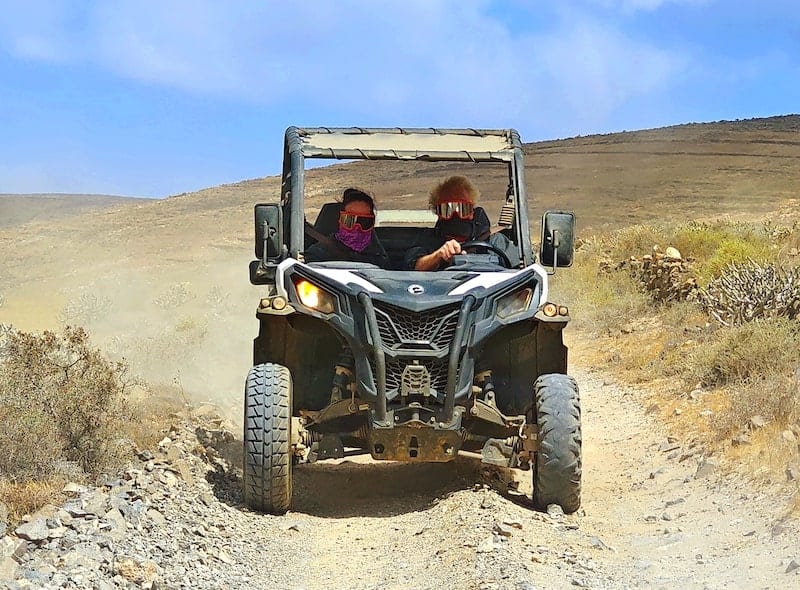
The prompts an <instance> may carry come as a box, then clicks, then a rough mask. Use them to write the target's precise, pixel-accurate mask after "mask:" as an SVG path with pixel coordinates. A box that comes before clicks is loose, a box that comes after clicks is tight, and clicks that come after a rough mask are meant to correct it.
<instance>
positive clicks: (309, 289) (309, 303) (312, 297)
mask: <svg viewBox="0 0 800 590" xmlns="http://www.w3.org/2000/svg"><path fill="white" fill-rule="evenodd" d="M294 288H295V290H296V291H297V297H298V298H299V299H300V303H302V304H303V305H305V306H306V307H308V308H310V309H314V310H316V311H318V312H320V313H333V312H334V310H335V309H336V298H335V297H334V296H333V295H331V294H330V293H328V292H327V291H326V290H324V289H320V288H319V287H317V286H316V285H315V284H314V283H312V282H310V281H307V280H306V279H300V278H296V279H295V280H294Z"/></svg>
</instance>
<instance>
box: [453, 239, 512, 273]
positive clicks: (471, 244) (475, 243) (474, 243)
mask: <svg viewBox="0 0 800 590" xmlns="http://www.w3.org/2000/svg"><path fill="white" fill-rule="evenodd" d="M467 248H486V249H487V250H490V251H492V252H494V253H495V254H497V255H498V256H499V257H500V261H501V262H502V263H503V266H505V267H506V268H511V267H512V264H511V261H510V260H509V259H508V256H507V255H506V253H505V252H503V251H502V250H501V249H500V248H498V247H497V246H492V245H491V244H490V243H489V242H485V241H483V240H469V241H467V242H464V243H463V244H461V249H462V250H466V249H467Z"/></svg>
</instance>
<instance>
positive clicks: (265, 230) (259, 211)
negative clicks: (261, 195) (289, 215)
mask: <svg viewBox="0 0 800 590" xmlns="http://www.w3.org/2000/svg"><path fill="white" fill-rule="evenodd" d="M255 222H256V228H255V229H256V243H255V247H256V248H255V250H256V258H258V259H259V260H261V261H262V262H267V261H269V260H277V259H278V258H280V255H281V251H282V249H283V210H282V209H281V206H280V205H276V204H273V203H269V204H267V203H259V204H258V205H256V207H255Z"/></svg>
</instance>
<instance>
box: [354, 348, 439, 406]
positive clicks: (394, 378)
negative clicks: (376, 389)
mask: <svg viewBox="0 0 800 590" xmlns="http://www.w3.org/2000/svg"><path fill="white" fill-rule="evenodd" d="M412 362H415V363H416V364H419V365H422V366H424V367H425V368H426V369H427V370H428V374H429V375H430V386H431V390H432V391H431V395H432V396H433V397H435V398H436V399H438V400H443V399H444V395H445V393H446V392H447V359H419V360H417V361H411V360H409V359H388V358H387V359H386V395H387V397H388V398H389V399H394V398H396V397H397V396H399V395H400V381H401V379H402V376H403V369H405V368H406V365H409V364H412ZM369 364H370V367H371V368H372V374H373V375H375V376H376V377H377V372H376V369H375V361H374V360H373V359H372V358H370V359H369Z"/></svg>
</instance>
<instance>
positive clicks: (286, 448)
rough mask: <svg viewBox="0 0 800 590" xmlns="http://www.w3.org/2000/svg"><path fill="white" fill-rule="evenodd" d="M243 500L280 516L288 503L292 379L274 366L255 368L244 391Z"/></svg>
mask: <svg viewBox="0 0 800 590" xmlns="http://www.w3.org/2000/svg"><path fill="white" fill-rule="evenodd" d="M244 397H245V400H244V466H243V467H244V471H243V476H242V479H243V485H244V501H245V504H247V506H249V507H250V508H252V509H254V510H258V511H260V512H269V513H272V514H283V513H285V512H286V511H287V510H289V507H290V506H291V502H292V450H291V432H290V428H291V423H292V376H291V373H290V372H289V369H287V368H286V367H284V366H282V365H277V364H274V363H264V364H260V365H256V366H255V367H253V368H252V369H250V371H249V372H248V374H247V381H246V383H245V390H244Z"/></svg>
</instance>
